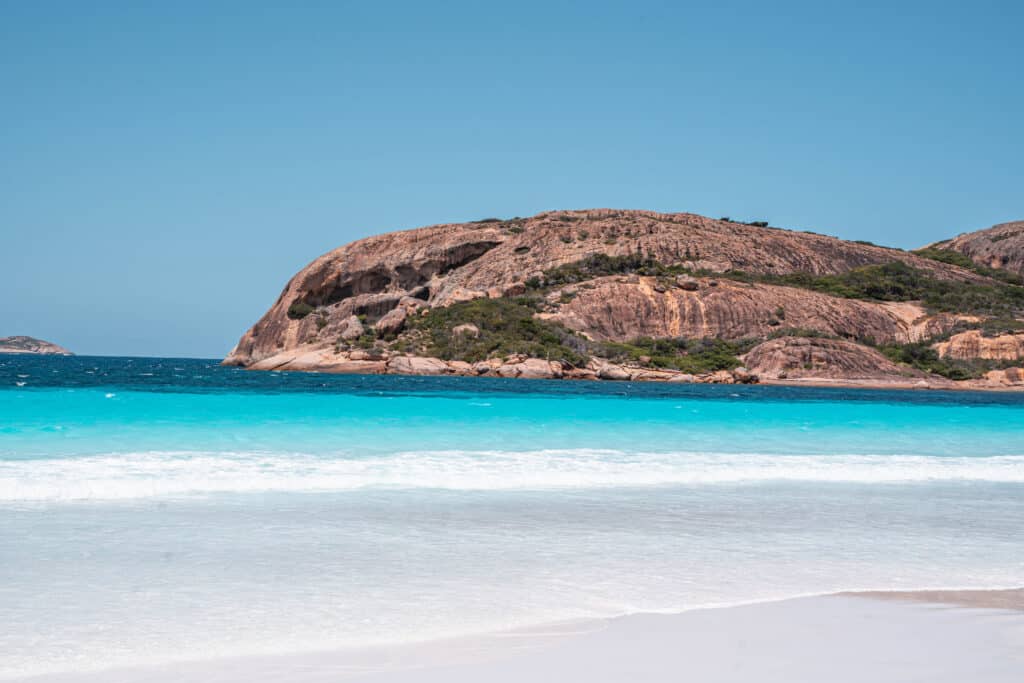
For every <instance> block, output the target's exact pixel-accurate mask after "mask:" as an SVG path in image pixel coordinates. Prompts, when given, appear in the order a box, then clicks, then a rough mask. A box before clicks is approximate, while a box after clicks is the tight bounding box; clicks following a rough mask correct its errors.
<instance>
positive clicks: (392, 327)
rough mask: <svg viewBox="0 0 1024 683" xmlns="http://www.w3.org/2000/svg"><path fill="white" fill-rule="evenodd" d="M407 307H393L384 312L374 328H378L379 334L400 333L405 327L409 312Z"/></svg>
mask: <svg viewBox="0 0 1024 683" xmlns="http://www.w3.org/2000/svg"><path fill="white" fill-rule="evenodd" d="M408 310H409V309H407V308H404V307H402V306H398V307H396V308H392V309H391V310H390V311H388V312H387V313H385V314H384V317H382V318H381V319H380V320H378V321H377V324H376V325H374V326H373V327H374V329H375V330H377V334H379V335H381V336H385V337H386V336H390V335H395V334H398V333H399V332H401V331H402V328H403V327H405V318H406V316H407V315H408V314H409V313H408Z"/></svg>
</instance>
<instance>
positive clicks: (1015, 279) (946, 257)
mask: <svg viewBox="0 0 1024 683" xmlns="http://www.w3.org/2000/svg"><path fill="white" fill-rule="evenodd" d="M1007 237H1009V235H1007ZM992 241H995V239H993V240H992ZM914 253H915V254H917V255H918V256H923V257H924V258H927V259H931V260H932V261H940V262H942V263H948V264H950V265H954V266H960V267H961V268H963V269H965V270H971V271H974V272H975V273H978V274H979V275H984V276H985V277H990V278H992V279H994V280H1000V281H1001V282H1005V283H1007V284H1011V285H1024V278H1022V277H1021V276H1019V275H1017V274H1016V273H1011V272H1009V271H1006V270H999V269H998V268H989V267H987V266H983V265H981V264H980V263H975V262H974V261H972V260H971V258H970V257H969V256H967V255H966V254H961V253H960V252H959V251H953V250H951V249H939V248H936V247H927V248H925V249H918V250H917V251H915V252H914Z"/></svg>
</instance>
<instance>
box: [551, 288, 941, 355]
mask: <svg viewBox="0 0 1024 683" xmlns="http://www.w3.org/2000/svg"><path fill="white" fill-rule="evenodd" d="M687 284H688V285H689V286H686V287H680V286H672V287H667V288H666V287H663V286H661V287H660V286H658V285H659V279H658V278H653V277H635V276H633V277H614V276H613V277H604V278H598V279H596V280H592V281H590V282H589V283H587V284H586V285H583V286H578V287H576V288H575V296H574V297H573V298H572V300H571V301H569V302H568V303H565V304H561V305H560V306H559V308H558V311H557V312H556V313H551V314H545V315H544V316H542V317H546V318H549V319H552V320H555V321H558V322H560V323H562V324H563V325H565V326H566V327H568V328H570V329H573V330H576V331H578V332H582V333H584V334H586V335H588V336H590V337H591V338H593V339H598V340H602V341H607V340H611V341H628V340H631V339H636V338H638V337H654V338H659V337H683V338H687V339H695V338H704V337H717V338H722V339H747V338H756V337H766V336H768V335H770V334H772V333H773V332H776V331H778V330H783V329H786V328H791V329H792V328H800V329H808V330H815V331H817V332H821V333H822V334H825V335H829V336H839V337H848V338H852V339H873V340H875V341H877V342H879V343H889V342H910V341H916V340H917V339H919V338H921V337H922V335H923V334H924V333H925V331H926V330H928V331H934V329H933V328H939V329H942V328H946V329H949V328H950V327H952V325H953V324H954V323H955V321H956V317H955V316H944V317H929V316H927V315H926V314H925V311H924V309H922V308H921V307H920V306H917V305H915V304H907V303H881V302H870V301H858V300H856V299H840V298H836V297H832V296H828V295H826V294H820V293H818V292H813V291H810V290H806V289H797V288H795V287H779V286H775V285H763V284H747V283H742V282H736V281H732V280H720V281H718V284H717V285H716V286H714V287H712V286H710V285H709V281H708V279H706V278H701V279H695V280H692V282H688V283H687ZM556 294H557V293H556ZM556 300H557V297H556ZM947 326H948V327H947Z"/></svg>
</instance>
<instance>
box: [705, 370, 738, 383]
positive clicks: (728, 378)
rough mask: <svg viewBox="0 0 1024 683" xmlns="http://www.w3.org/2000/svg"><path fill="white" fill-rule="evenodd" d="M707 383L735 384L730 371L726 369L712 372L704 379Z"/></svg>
mask: <svg viewBox="0 0 1024 683" xmlns="http://www.w3.org/2000/svg"><path fill="white" fill-rule="evenodd" d="M704 381H706V382H707V383H708V384H735V383H736V380H735V379H734V378H733V376H732V373H731V372H729V371H728V370H718V371H716V372H712V373H711V374H710V375H708V376H707V378H706V379H705V380H704Z"/></svg>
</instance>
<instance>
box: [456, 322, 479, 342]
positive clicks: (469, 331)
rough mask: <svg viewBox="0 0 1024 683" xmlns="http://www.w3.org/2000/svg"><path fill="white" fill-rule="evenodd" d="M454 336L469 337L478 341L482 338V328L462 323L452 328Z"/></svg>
mask: <svg viewBox="0 0 1024 683" xmlns="http://www.w3.org/2000/svg"><path fill="white" fill-rule="evenodd" d="M452 334H453V335H454V336H456V337H468V338H469V339H476V338H477V337H479V336H480V328H479V327H477V326H476V325H474V324H473V323H462V324H461V325H456V326H455V327H453V328H452Z"/></svg>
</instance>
